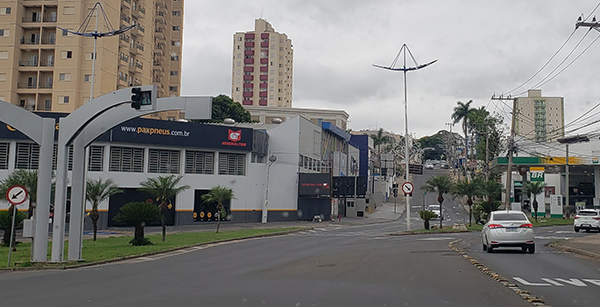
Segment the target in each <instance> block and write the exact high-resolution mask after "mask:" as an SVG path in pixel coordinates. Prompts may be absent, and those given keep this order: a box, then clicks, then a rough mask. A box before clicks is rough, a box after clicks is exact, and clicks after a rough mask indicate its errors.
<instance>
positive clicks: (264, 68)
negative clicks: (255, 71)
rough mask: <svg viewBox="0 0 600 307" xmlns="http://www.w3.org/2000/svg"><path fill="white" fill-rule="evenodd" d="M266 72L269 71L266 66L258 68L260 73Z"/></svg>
mask: <svg viewBox="0 0 600 307" xmlns="http://www.w3.org/2000/svg"><path fill="white" fill-rule="evenodd" d="M268 71H269V67H267V66H261V67H260V72H268Z"/></svg>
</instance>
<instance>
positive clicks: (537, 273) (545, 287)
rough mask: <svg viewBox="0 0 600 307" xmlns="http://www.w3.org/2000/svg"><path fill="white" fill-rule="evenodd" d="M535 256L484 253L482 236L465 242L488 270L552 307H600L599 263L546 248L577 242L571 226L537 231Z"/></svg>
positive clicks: (517, 252)
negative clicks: (570, 240) (568, 240)
mask: <svg viewBox="0 0 600 307" xmlns="http://www.w3.org/2000/svg"><path fill="white" fill-rule="evenodd" d="M535 234H536V235H535V241H536V252H535V254H533V255H531V254H527V253H523V252H521V250H520V249H519V248H517V249H499V250H494V251H495V252H494V253H492V254H489V253H486V252H483V249H482V243H481V238H480V236H479V234H476V233H473V234H472V236H471V237H470V238H465V240H464V243H463V244H464V250H465V251H466V252H467V253H468V255H469V256H471V257H473V258H475V259H477V260H478V261H479V262H481V263H482V264H484V265H485V266H486V267H488V268H490V269H491V270H493V271H495V272H496V273H498V274H500V275H502V276H503V277H504V278H506V279H508V280H509V281H510V282H513V283H515V284H517V285H518V286H519V288H522V289H525V290H528V291H529V292H531V294H533V295H536V296H538V297H540V298H542V299H543V300H544V302H545V303H546V304H547V305H550V306H598V305H599V303H598V302H599V301H600V261H598V260H594V259H589V258H585V257H582V256H577V255H574V254H570V253H567V252H563V251H560V250H557V249H554V248H551V247H546V246H545V245H546V244H548V243H550V242H552V241H553V240H556V239H565V238H575V237H581V236H586V235H588V234H584V233H576V232H574V231H573V227H572V226H554V227H538V228H535Z"/></svg>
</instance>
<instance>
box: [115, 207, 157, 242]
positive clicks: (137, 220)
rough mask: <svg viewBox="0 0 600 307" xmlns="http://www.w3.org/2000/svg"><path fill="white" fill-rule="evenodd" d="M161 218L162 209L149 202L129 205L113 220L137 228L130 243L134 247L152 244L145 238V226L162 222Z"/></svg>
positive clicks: (122, 208)
mask: <svg viewBox="0 0 600 307" xmlns="http://www.w3.org/2000/svg"><path fill="white" fill-rule="evenodd" d="M161 218H162V215H161V214H160V208H159V207H158V206H156V205H155V204H153V203H148V202H133V203H127V204H125V205H124V206H123V207H121V210H120V211H119V213H117V215H115V217H114V218H113V219H114V220H115V221H117V222H120V223H126V224H127V225H129V226H133V227H134V228H135V230H134V237H133V240H131V241H129V243H130V244H131V245H134V246H139V245H149V244H152V242H150V240H148V239H146V238H144V226H146V224H149V223H152V222H154V221H157V220H160V219H161Z"/></svg>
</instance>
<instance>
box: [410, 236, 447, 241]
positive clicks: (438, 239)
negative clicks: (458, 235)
mask: <svg viewBox="0 0 600 307" xmlns="http://www.w3.org/2000/svg"><path fill="white" fill-rule="evenodd" d="M444 240H454V238H451V237H439V238H425V239H417V241H444Z"/></svg>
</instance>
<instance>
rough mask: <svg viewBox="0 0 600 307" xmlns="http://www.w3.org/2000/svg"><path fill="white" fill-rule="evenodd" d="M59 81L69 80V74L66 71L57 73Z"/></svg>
mask: <svg viewBox="0 0 600 307" xmlns="http://www.w3.org/2000/svg"><path fill="white" fill-rule="evenodd" d="M58 80H59V81H71V74H68V73H60V74H58Z"/></svg>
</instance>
